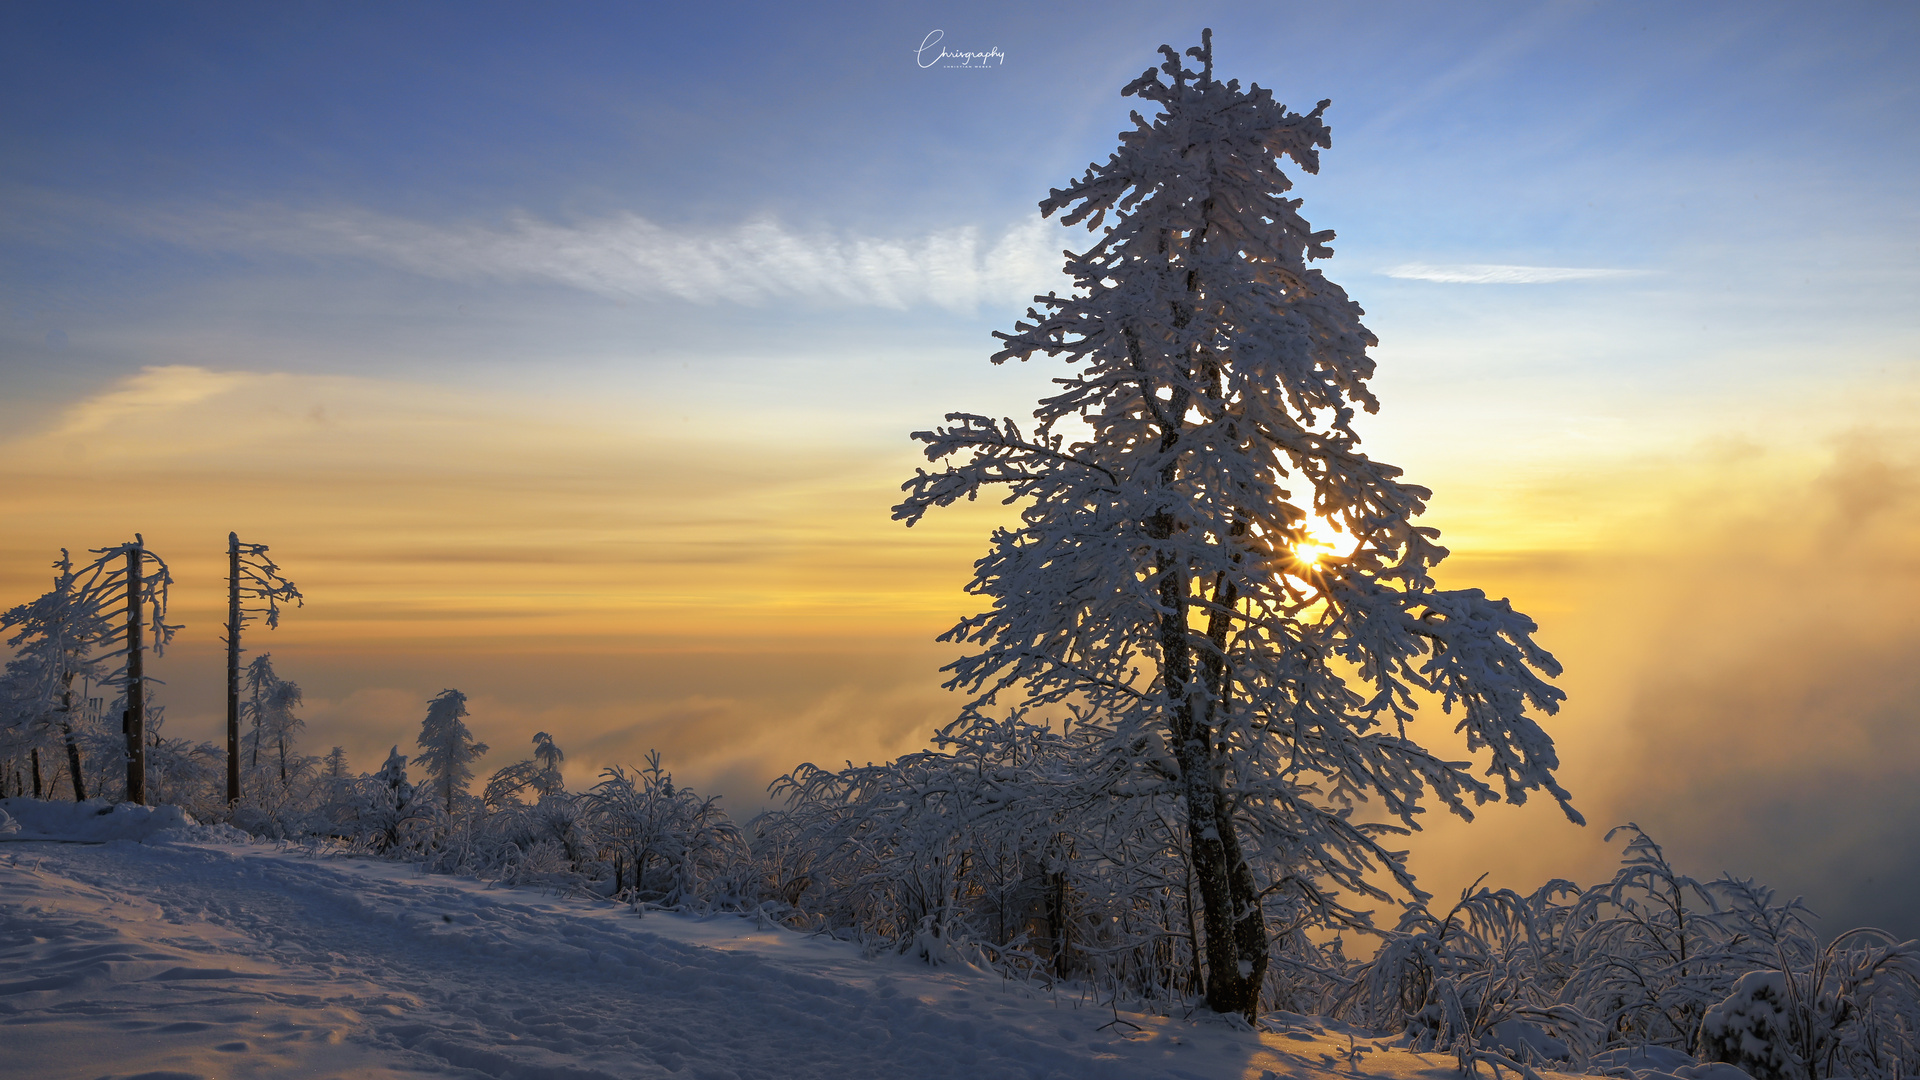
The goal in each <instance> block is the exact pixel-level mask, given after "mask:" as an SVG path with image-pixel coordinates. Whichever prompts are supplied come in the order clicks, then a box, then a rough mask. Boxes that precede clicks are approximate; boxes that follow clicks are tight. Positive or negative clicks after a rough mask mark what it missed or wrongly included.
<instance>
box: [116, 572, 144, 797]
mask: <svg viewBox="0 0 1920 1080" xmlns="http://www.w3.org/2000/svg"><path fill="white" fill-rule="evenodd" d="M143 546H144V545H143V544H142V543H141V541H140V539H139V538H138V537H137V536H136V537H135V538H134V542H133V543H131V544H128V545H127V711H126V713H125V714H124V715H123V716H122V717H121V721H120V726H121V729H122V732H123V733H124V734H125V735H126V737H127V801H128V802H132V803H140V804H142V805H145V803H146V801H147V711H146V700H145V697H146V695H145V691H146V682H145V679H146V670H145V664H144V657H143V656H142V653H143V652H144V651H145V649H144V646H143V643H142V640H141V633H140V582H141V576H142V569H143V568H142V567H141V565H140V563H141V555H142V554H143V551H142V548H143Z"/></svg>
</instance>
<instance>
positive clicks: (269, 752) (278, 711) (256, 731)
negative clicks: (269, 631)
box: [240, 653, 307, 787]
mask: <svg viewBox="0 0 1920 1080" xmlns="http://www.w3.org/2000/svg"><path fill="white" fill-rule="evenodd" d="M244 686H245V687H246V691H247V699H246V700H245V701H243V702H241V705H240V714H241V715H242V716H244V717H246V718H247V719H248V720H249V721H251V723H250V726H249V727H248V730H247V739H246V748H245V749H246V755H245V756H246V758H247V769H248V771H250V772H253V773H255V774H257V775H262V776H274V775H277V776H278V778H279V782H280V784H281V786H283V787H284V786H285V785H286V784H287V782H288V779H289V778H290V777H291V776H292V774H293V773H295V772H299V771H301V770H303V769H304V768H306V767H307V763H306V761H305V759H303V758H301V757H300V755H299V753H298V751H297V750H296V746H297V744H298V742H299V737H300V732H301V731H303V730H305V728H306V726H307V722H306V721H305V720H302V719H301V718H300V717H299V716H298V715H297V714H296V713H295V712H294V710H295V709H297V708H299V707H300V702H301V700H302V694H301V692H300V685H299V684H298V683H295V682H293V681H292V680H290V679H283V678H281V677H280V676H279V675H278V674H277V673H275V671H274V670H273V654H272V653H261V654H260V655H259V656H256V657H254V658H253V659H252V660H251V661H249V662H248V663H247V671H246V676H245V679H244ZM262 758H265V759H266V760H265V764H264V765H263V764H262V760H261V759H262Z"/></svg>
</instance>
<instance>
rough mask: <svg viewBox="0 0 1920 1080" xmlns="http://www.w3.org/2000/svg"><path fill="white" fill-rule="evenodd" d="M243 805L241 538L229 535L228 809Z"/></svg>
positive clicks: (234, 534) (237, 535)
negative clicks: (241, 782)
mask: <svg viewBox="0 0 1920 1080" xmlns="http://www.w3.org/2000/svg"><path fill="white" fill-rule="evenodd" d="M239 801H240V535H239V534H238V533H228V534H227V805H228V806H229V807H231V806H233V804H234V803H237V802H239Z"/></svg>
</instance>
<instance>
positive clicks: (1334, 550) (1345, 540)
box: [1293, 516, 1360, 566]
mask: <svg viewBox="0 0 1920 1080" xmlns="http://www.w3.org/2000/svg"><path fill="white" fill-rule="evenodd" d="M1301 532H1302V533H1304V534H1305V535H1303V536H1302V537H1301V538H1300V540H1299V542H1298V543H1296V544H1295V545H1294V546H1293V554H1294V557H1295V558H1297V559H1299V560H1300V561H1301V562H1304V563H1309V564H1311V565H1313V566H1322V565H1325V564H1326V563H1327V562H1329V561H1331V560H1334V559H1344V558H1346V557H1347V556H1349V555H1351V554H1353V551H1354V549H1355V548H1357V547H1359V546H1360V543H1359V541H1358V540H1355V539H1354V538H1353V537H1351V536H1348V535H1347V534H1346V533H1344V532H1341V531H1340V529H1339V528H1338V527H1336V526H1335V525H1334V524H1333V523H1332V522H1330V521H1327V520H1325V519H1323V518H1319V517H1313V516H1309V517H1308V518H1307V520H1306V521H1305V522H1304V523H1303V524H1302V525H1301Z"/></svg>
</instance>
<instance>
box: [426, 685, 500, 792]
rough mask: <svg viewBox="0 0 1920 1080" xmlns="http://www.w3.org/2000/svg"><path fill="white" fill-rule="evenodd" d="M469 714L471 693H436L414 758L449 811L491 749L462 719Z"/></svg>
mask: <svg viewBox="0 0 1920 1080" xmlns="http://www.w3.org/2000/svg"><path fill="white" fill-rule="evenodd" d="M466 715H467V695H465V694H463V693H461V692H460V691H458V690H442V691H440V692H439V693H438V694H435V695H434V696H433V698H432V699H431V700H430V701H428V702H427V718H426V719H425V720H424V721H422V722H421V724H420V753H419V754H418V755H416V756H415V757H414V759H413V763H414V764H415V765H418V766H420V768H421V769H422V770H423V771H425V772H426V774H427V783H428V786H429V787H431V788H432V789H433V792H434V795H435V796H436V797H437V798H439V799H440V800H441V801H442V802H444V803H445V804H446V807H447V811H448V812H449V813H451V812H452V811H453V803H454V797H455V796H457V795H464V794H466V793H467V785H468V784H470V783H472V782H473V769H472V767H471V766H472V764H473V763H474V762H475V761H477V760H478V759H479V758H480V756H481V755H482V754H485V753H486V752H487V744H486V743H480V742H474V741H473V732H471V731H468V730H467V725H466V724H464V723H462V722H461V718H463V717H465V716H466Z"/></svg>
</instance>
